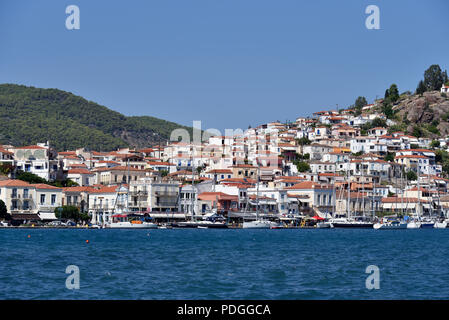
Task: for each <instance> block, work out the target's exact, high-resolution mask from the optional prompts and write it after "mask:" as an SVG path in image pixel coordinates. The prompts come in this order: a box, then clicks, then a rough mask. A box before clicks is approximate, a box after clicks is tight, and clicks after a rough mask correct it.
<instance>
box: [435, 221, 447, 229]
mask: <svg viewBox="0 0 449 320" xmlns="http://www.w3.org/2000/svg"><path fill="white" fill-rule="evenodd" d="M447 226H448V221H447V220H443V221H436V222H435V224H434V225H433V227H434V228H435V229H445V228H447Z"/></svg>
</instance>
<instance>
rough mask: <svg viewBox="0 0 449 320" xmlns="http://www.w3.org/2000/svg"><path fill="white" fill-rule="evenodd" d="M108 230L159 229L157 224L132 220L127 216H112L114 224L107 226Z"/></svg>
mask: <svg viewBox="0 0 449 320" xmlns="http://www.w3.org/2000/svg"><path fill="white" fill-rule="evenodd" d="M105 227H106V228H112V229H157V228H158V226H157V224H155V223H152V222H149V221H145V220H141V219H135V220H130V219H129V217H128V215H127V214H115V215H113V216H112V222H111V223H109V224H106V225H105Z"/></svg>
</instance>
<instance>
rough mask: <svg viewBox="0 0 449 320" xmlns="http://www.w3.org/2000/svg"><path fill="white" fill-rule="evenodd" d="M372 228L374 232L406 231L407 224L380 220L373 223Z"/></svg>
mask: <svg viewBox="0 0 449 320" xmlns="http://www.w3.org/2000/svg"><path fill="white" fill-rule="evenodd" d="M373 228H374V229H376V230H396V229H407V223H405V222H401V221H398V220H394V221H388V220H381V222H378V223H375V224H374V225H373Z"/></svg>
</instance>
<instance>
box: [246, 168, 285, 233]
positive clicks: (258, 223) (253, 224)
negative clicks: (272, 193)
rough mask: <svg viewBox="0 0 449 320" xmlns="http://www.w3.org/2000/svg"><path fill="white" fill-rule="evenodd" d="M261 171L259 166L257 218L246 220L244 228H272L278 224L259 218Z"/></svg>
mask: <svg viewBox="0 0 449 320" xmlns="http://www.w3.org/2000/svg"><path fill="white" fill-rule="evenodd" d="M259 171H260V167H259V166H257V191H256V220H254V221H244V222H243V225H242V228H243V229H271V227H272V226H276V225H277V223H274V222H271V221H269V220H264V219H261V218H259V175H260V173H259Z"/></svg>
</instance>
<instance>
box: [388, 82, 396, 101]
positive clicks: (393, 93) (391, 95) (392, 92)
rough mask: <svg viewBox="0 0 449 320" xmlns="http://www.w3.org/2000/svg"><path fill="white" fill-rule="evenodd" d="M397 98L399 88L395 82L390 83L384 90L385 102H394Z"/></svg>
mask: <svg viewBox="0 0 449 320" xmlns="http://www.w3.org/2000/svg"><path fill="white" fill-rule="evenodd" d="M398 99H399V89H398V86H397V85H396V84H394V83H393V84H392V85H391V86H390V89H387V91H385V103H389V102H391V103H395V102H396V101H398Z"/></svg>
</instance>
